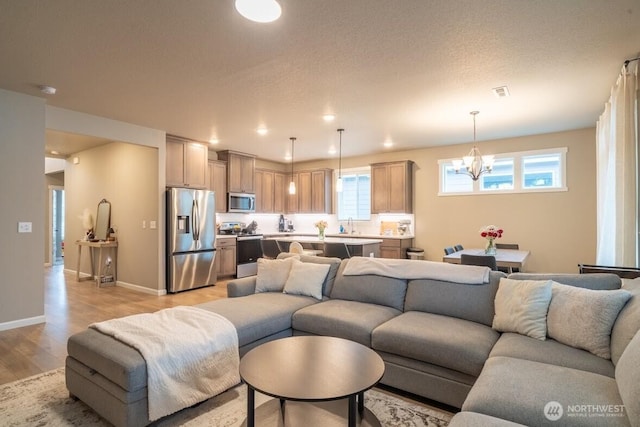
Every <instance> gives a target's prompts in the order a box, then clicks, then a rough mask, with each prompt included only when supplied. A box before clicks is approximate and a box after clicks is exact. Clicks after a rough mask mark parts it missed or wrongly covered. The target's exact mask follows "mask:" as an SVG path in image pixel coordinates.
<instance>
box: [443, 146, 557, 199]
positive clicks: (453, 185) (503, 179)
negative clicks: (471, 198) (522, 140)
mask: <svg viewBox="0 0 640 427" xmlns="http://www.w3.org/2000/svg"><path fill="white" fill-rule="evenodd" d="M566 154H567V149H566V147H561V148H553V149H548V150H537V151H524V152H518V153H504V154H497V155H495V162H494V164H493V170H492V171H491V173H486V174H483V175H481V176H480V179H478V181H473V180H472V179H471V178H469V176H468V175H466V174H463V173H460V174H456V172H455V170H454V169H453V163H452V159H446V160H440V161H438V164H439V166H440V193H439V194H440V195H452V194H486V193H522V192H530V191H566V190H567V187H566V178H565V168H566V166H565V165H566Z"/></svg>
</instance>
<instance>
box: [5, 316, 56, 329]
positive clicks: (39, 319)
mask: <svg viewBox="0 0 640 427" xmlns="http://www.w3.org/2000/svg"><path fill="white" fill-rule="evenodd" d="M46 321H47V319H46V317H45V316H44V315H42V316H36V317H28V318H26V319H19V320H12V321H10V322H4V323H0V331H8V330H9V329H15V328H22V327H23V326H31V325H37V324H39V323H45V322H46Z"/></svg>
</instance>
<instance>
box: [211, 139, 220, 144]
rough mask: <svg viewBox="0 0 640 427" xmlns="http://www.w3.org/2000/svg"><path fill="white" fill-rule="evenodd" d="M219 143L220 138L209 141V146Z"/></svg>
mask: <svg viewBox="0 0 640 427" xmlns="http://www.w3.org/2000/svg"><path fill="white" fill-rule="evenodd" d="M219 142H220V141H219V140H218V138H211V139H210V140H209V144H217V143H219Z"/></svg>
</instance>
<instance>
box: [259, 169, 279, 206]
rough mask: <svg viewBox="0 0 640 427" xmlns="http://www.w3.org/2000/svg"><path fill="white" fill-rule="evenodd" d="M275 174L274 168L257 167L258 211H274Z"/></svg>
mask: <svg viewBox="0 0 640 427" xmlns="http://www.w3.org/2000/svg"><path fill="white" fill-rule="evenodd" d="M274 175H275V172H274V171H272V170H267V169H256V175H255V185H256V213H274V205H273V201H274V195H275V191H274V190H275V188H274ZM281 212H282V211H281Z"/></svg>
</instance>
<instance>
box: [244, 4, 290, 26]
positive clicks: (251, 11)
mask: <svg viewBox="0 0 640 427" xmlns="http://www.w3.org/2000/svg"><path fill="white" fill-rule="evenodd" d="M236 10H237V11H238V12H239V13H240V15H242V16H244V17H245V18H247V19H248V20H250V21H254V22H261V23H266V22H273V21H275V20H276V19H278V18H280V15H281V14H282V8H281V7H280V4H279V3H278V2H277V1H276V0H236Z"/></svg>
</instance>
